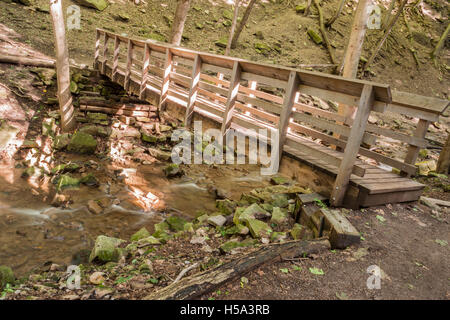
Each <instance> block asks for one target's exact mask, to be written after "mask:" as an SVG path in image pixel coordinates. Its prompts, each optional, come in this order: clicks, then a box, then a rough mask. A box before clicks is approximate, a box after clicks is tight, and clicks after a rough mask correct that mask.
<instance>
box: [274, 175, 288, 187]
mask: <svg viewBox="0 0 450 320" xmlns="http://www.w3.org/2000/svg"><path fill="white" fill-rule="evenodd" d="M270 182H272V183H273V184H284V185H287V184H290V183H291V180H290V179H288V178H286V177H282V176H275V177H272V178H270Z"/></svg>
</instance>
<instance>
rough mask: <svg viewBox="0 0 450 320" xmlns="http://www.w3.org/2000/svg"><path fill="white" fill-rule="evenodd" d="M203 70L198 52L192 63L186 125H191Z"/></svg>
mask: <svg viewBox="0 0 450 320" xmlns="http://www.w3.org/2000/svg"><path fill="white" fill-rule="evenodd" d="M201 70H202V59H201V58H200V55H198V54H196V55H195V59H194V64H193V65H192V76H191V87H190V88H189V99H188V102H187V105H186V116H185V119H184V123H185V126H186V127H189V126H190V125H191V122H192V116H193V114H194V105H195V100H196V99H197V93H198V83H199V82H200V72H201Z"/></svg>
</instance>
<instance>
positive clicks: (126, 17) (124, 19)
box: [117, 13, 130, 22]
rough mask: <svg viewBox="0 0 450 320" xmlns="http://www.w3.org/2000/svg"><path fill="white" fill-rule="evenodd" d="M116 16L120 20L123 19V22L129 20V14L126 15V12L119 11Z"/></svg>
mask: <svg viewBox="0 0 450 320" xmlns="http://www.w3.org/2000/svg"><path fill="white" fill-rule="evenodd" d="M117 17H118V18H119V19H120V20H122V21H124V22H128V21H130V16H129V15H127V14H126V13H119V14H118V15H117Z"/></svg>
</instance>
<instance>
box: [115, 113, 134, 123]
mask: <svg viewBox="0 0 450 320" xmlns="http://www.w3.org/2000/svg"><path fill="white" fill-rule="evenodd" d="M119 120H120V121H122V122H123V123H125V124H126V125H133V124H135V122H136V119H135V118H133V117H127V116H124V115H121V116H119Z"/></svg>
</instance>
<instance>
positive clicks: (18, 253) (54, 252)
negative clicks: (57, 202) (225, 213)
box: [0, 165, 268, 276]
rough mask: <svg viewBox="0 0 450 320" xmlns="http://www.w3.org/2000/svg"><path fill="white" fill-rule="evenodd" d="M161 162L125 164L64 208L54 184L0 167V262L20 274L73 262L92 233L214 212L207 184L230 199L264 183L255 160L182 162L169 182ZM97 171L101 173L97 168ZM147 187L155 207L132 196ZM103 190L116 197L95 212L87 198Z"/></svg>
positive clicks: (123, 234) (75, 194) (120, 232)
mask: <svg viewBox="0 0 450 320" xmlns="http://www.w3.org/2000/svg"><path fill="white" fill-rule="evenodd" d="M162 167H163V166H162V165H147V166H138V167H137V168H126V169H124V170H123V171H122V173H121V176H123V177H122V178H123V179H121V180H118V182H116V183H109V184H108V183H102V184H101V185H100V187H99V188H91V187H87V186H81V187H79V188H77V189H74V190H68V191H67V192H66V193H67V194H70V195H71V196H72V199H73V201H74V203H73V204H71V205H70V208H67V209H62V208H55V207H52V206H51V205H50V204H49V203H50V202H51V201H50V200H49V199H50V198H51V190H52V188H53V187H52V186H51V185H50V183H49V181H46V182H45V181H44V182H43V181H38V182H30V181H26V180H24V179H22V178H20V173H21V172H22V171H21V170H17V169H5V168H2V171H1V172H2V173H3V178H2V179H1V181H0V265H8V266H10V267H11V268H13V270H14V272H15V273H16V275H19V276H20V275H24V274H26V273H28V272H30V271H32V270H33V269H34V268H37V267H40V266H42V265H43V264H45V263H48V262H50V261H51V262H53V263H57V264H71V263H76V264H78V263H80V262H82V261H83V257H84V259H85V258H86V256H87V255H88V254H89V251H90V249H91V248H92V246H93V244H94V241H95V238H96V237H97V236H98V235H102V234H104V235H109V236H114V237H119V238H122V239H128V238H129V237H130V236H131V235H132V234H133V233H134V232H136V231H137V230H138V229H140V228H141V227H143V226H145V227H146V228H147V229H148V230H149V231H150V232H152V231H153V225H154V224H155V223H157V222H160V221H161V220H162V219H164V217H165V216H166V215H167V214H171V213H176V214H182V215H184V216H185V217H186V218H193V217H194V216H195V214H196V212H197V211H214V210H215V196H214V195H213V194H212V193H211V186H214V187H216V188H220V189H221V190H222V191H223V192H225V193H226V194H227V196H229V197H230V198H232V199H239V197H240V195H241V194H242V193H243V192H246V191H249V190H251V189H253V188H257V187H260V186H264V185H267V184H268V179H267V178H264V177H261V176H260V174H259V168H258V167H257V166H253V167H251V166H246V167H244V166H242V167H231V166H219V167H215V168H213V167H211V166H206V165H199V166H193V167H191V168H187V170H186V175H184V176H183V177H180V178H175V179H170V180H168V179H167V178H165V176H164V174H163V173H162ZM5 170H10V171H5ZM109 170H110V169H109ZM110 171H111V170H110ZM6 173H7V174H6ZM5 176H8V177H9V178H8V179H6V178H5ZM96 176H97V177H100V178H101V177H102V174H101V173H98V174H97V175H96ZM100 180H101V179H100ZM101 182H102V181H101ZM32 189H34V190H40V191H41V192H42V190H44V191H45V190H47V191H48V192H49V196H48V199H45V198H44V199H42V197H39V196H37V195H35V194H33V192H32ZM49 190H50V191H49ZM149 192H150V193H151V194H153V195H154V196H155V197H157V198H158V200H160V202H159V203H160V205H159V206H157V207H156V208H149V207H147V208H142V206H141V207H140V204H141V203H140V202H139V200H138V198H139V196H137V195H136V194H140V193H142V194H144V195H146V194H148V193H149ZM105 196H106V197H108V198H110V199H111V200H113V199H119V200H120V204H119V205H111V206H110V207H109V208H108V209H105V211H104V212H103V213H102V214H99V215H94V214H92V213H90V212H89V211H88V210H87V208H86V203H87V201H88V200H90V199H99V198H101V197H105Z"/></svg>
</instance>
